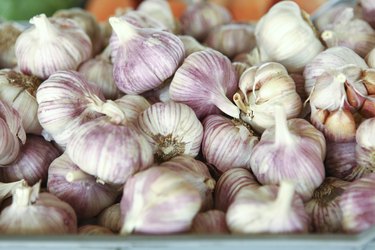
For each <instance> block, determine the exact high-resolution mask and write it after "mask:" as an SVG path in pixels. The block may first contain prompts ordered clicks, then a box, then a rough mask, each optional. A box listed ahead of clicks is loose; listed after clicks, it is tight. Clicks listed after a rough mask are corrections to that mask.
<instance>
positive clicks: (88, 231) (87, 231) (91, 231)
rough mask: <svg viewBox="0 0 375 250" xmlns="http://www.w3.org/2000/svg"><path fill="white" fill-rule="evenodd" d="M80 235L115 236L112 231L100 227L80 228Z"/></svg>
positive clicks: (87, 226) (86, 226) (88, 226)
mask: <svg viewBox="0 0 375 250" xmlns="http://www.w3.org/2000/svg"><path fill="white" fill-rule="evenodd" d="M78 234H83V235H103V234H104V235H108V234H113V232H112V231H111V230H109V229H108V228H105V227H101V226H98V225H85V226H81V227H79V228H78Z"/></svg>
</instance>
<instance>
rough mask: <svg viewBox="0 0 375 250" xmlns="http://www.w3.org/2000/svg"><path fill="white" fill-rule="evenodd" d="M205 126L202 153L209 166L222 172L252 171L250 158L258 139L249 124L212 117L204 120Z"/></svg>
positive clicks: (217, 116) (222, 117) (218, 116)
mask: <svg viewBox="0 0 375 250" xmlns="http://www.w3.org/2000/svg"><path fill="white" fill-rule="evenodd" d="M203 126H204V135H203V141H202V152H203V156H204V158H205V159H206V161H207V162H208V163H209V164H212V165H214V166H215V167H216V168H217V169H219V170H220V171H222V172H225V171H226V170H228V169H231V168H237V167H246V168H249V169H250V156H251V152H252V150H253V148H254V146H255V145H256V143H258V137H257V136H256V135H254V132H253V131H252V130H251V127H250V126H249V125H248V124H246V123H244V122H242V121H241V120H236V119H234V120H230V119H228V118H226V117H224V116H220V115H210V116H207V117H206V118H205V119H204V121H203Z"/></svg>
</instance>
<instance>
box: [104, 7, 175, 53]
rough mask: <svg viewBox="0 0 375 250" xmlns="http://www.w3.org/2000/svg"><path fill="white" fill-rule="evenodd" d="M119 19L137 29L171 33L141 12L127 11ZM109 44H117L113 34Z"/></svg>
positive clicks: (161, 24) (115, 36) (116, 38)
mask: <svg viewBox="0 0 375 250" xmlns="http://www.w3.org/2000/svg"><path fill="white" fill-rule="evenodd" d="M119 17H120V18H122V19H124V20H125V21H127V22H128V23H130V24H132V25H133V26H135V27H137V28H154V29H160V30H164V31H171V30H169V29H168V27H166V26H165V25H164V24H163V23H161V22H160V21H158V20H156V19H155V18H153V17H152V16H150V15H147V14H146V13H143V12H141V11H137V10H129V11H127V12H126V13H125V14H124V15H120V16H119ZM109 27H111V26H109ZM110 42H111V43H112V42H115V43H118V42H119V40H118V37H117V35H116V34H115V33H113V34H112V36H111V38H110ZM112 55H115V54H112Z"/></svg>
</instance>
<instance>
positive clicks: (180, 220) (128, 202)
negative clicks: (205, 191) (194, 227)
mask: <svg viewBox="0 0 375 250" xmlns="http://www.w3.org/2000/svg"><path fill="white" fill-rule="evenodd" d="M201 203H202V201H201V196H200V194H199V191H198V190H197V189H196V188H195V187H193V186H192V185H191V184H190V183H188V182H187V181H185V179H184V178H183V177H180V176H179V175H178V174H176V173H174V172H172V171H171V170H169V169H166V168H163V167H152V168H150V169H147V170H145V171H143V172H140V173H138V174H136V175H134V176H133V177H131V178H130V179H129V180H128V181H127V182H126V184H125V186H124V193H123V196H122V199H121V215H122V218H123V220H122V221H123V226H122V228H121V232H120V234H125V235H127V234H131V233H138V234H158V235H160V234H173V233H181V232H187V231H189V229H190V227H191V224H192V221H193V219H194V217H195V215H196V214H197V213H198V211H199V209H200V207H201Z"/></svg>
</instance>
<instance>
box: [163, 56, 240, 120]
mask: <svg viewBox="0 0 375 250" xmlns="http://www.w3.org/2000/svg"><path fill="white" fill-rule="evenodd" d="M236 89H237V82H236V74H235V72H234V69H233V66H232V64H231V62H230V60H229V59H228V58H227V57H226V56H224V55H223V54H221V53H220V52H217V51H215V50H213V49H206V50H204V51H199V52H195V53H193V54H191V55H190V56H188V57H187V58H186V59H185V61H184V63H183V64H182V66H181V67H180V68H179V69H178V70H177V72H176V74H175V75H174V77H173V80H172V82H171V85H170V87H169V95H170V97H171V99H172V100H174V101H176V102H182V103H185V104H187V105H189V106H190V107H191V108H192V109H193V110H194V111H195V113H196V114H197V116H198V118H199V119H201V118H204V117H205V116H208V115H211V114H217V113H220V110H221V111H222V112H224V113H225V114H227V115H229V116H231V117H234V118H239V113H240V111H239V109H238V108H237V107H236V105H234V104H233V103H232V102H231V101H230V100H229V99H228V98H230V99H231V98H232V96H233V94H234V93H235V91H236Z"/></svg>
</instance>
